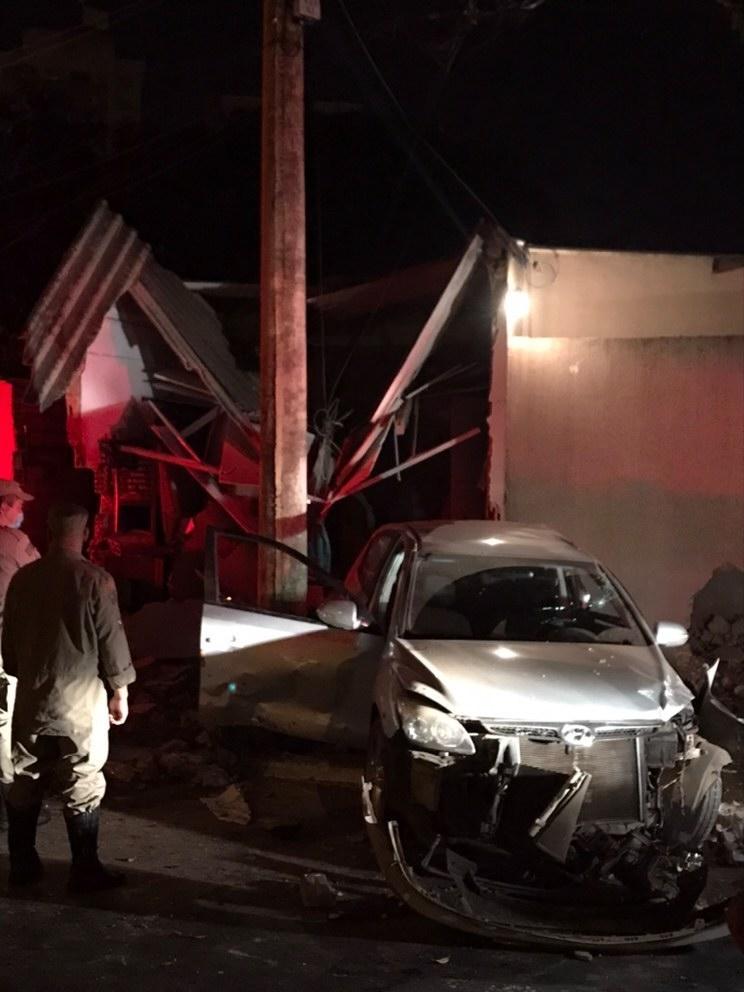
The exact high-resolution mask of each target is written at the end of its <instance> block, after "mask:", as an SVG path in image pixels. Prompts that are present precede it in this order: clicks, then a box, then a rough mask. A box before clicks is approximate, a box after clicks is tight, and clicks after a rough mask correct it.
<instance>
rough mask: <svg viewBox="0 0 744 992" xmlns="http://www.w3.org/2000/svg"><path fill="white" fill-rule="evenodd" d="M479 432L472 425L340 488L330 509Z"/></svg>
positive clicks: (478, 429) (329, 503) (332, 499)
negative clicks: (384, 468) (386, 467)
mask: <svg viewBox="0 0 744 992" xmlns="http://www.w3.org/2000/svg"><path fill="white" fill-rule="evenodd" d="M477 434H480V427H471V428H470V430H467V431H463V433H462V434H458V435H457V437H453V438H450V439H449V441H443V442H442V444H438V445H436V447H434V448H429V449H428V450H427V451H421V452H419V454H417V455H412V456H411V458H407V459H406V460H405V461H404V462H400V463H399V464H398V465H394V466H393V467H392V468H389V469H386V471H384V472H380V474H379V475H375V476H373V477H372V478H371V479H366V480H365V481H364V482H362V483H360V484H359V485H357V486H350V487H348V488H347V489H341V490H339V492H338V493H337V494H336V495H335V496H333V497H332V498H331V499H329V501H328V509H330V507H331V505H332V504H333V503H337V502H338V501H339V500H340V499H343V498H344V497H345V496H353V495H354V494H355V493H359V492H361V491H362V490H363V489H369V487H370V486H375V485H377V483H378V482H382V481H383V480H384V479H389V478H390V476H392V475H398V474H399V473H400V472H405V470H406V469H407V468H413V466H414V465H418V464H420V463H421V462H425V461H428V459H429V458H433V457H434V456H435V455H441V454H442V453H443V452H445V451H449V449H450V448H454V447H455V445H457V444H462V443H463V441H469V440H470V438H471V437H475V436H476V435H477Z"/></svg>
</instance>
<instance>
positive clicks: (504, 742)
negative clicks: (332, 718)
mask: <svg viewBox="0 0 744 992" xmlns="http://www.w3.org/2000/svg"><path fill="white" fill-rule="evenodd" d="M414 700H415V697H413V696H411V694H410V693H408V692H404V693H403V694H402V696H401V700H399V705H398V709H399V713H400V718H401V722H400V729H399V730H398V732H397V733H395V734H393V736H392V737H391V738H388V737H387V736H386V735H385V733H384V731H383V729H382V726H381V724H378V726H377V730H373V734H377V735H378V740H377V742H376V743H375V742H372V746H371V751H370V759H369V761H368V764H367V774H366V776H365V784H364V804H365V819H366V821H367V826H368V830H369V834H370V839H371V840H372V843H373V846H374V848H375V851H376V854H377V856H378V859H379V861H380V865H381V867H382V869H383V871H384V872H385V874H386V877H387V878H388V881H389V882H390V884H391V885H392V886H393V887H394V888H395V889H396V891H397V892H398V893H399V894H400V895H401V896H402V897H403V898H404V899H405V900H406V901H408V902H410V903H411V904H412V905H413V906H414V907H415V908H416V909H418V910H419V911H420V912H423V913H425V914H426V915H429V916H432V917H433V918H435V919H438V920H440V922H444V923H448V924H450V925H454V926H458V927H460V928H463V929H466V930H470V931H473V932H478V933H481V934H486V935H489V936H491V937H494V938H495V939H499V940H506V941H508V942H511V943H529V944H533V945H534V944H535V943H538V944H541V945H543V946H566V945H570V946H571V947H574V948H576V947H585V948H592V949H602V948H604V949H612V948H614V949H616V950H623V949H630V948H633V947H637V946H639V945H643V946H647V947H654V946H660V945H661V944H668V943H670V942H689V941H691V940H693V939H694V940H697V939H701V937H702V936H703V935H707V936H708V937H710V936H712V935H717V934H718V931H717V930H716V929H715V927H714V926H712V923H711V921H709V920H708V917H707V916H706V914H705V913H700V912H699V911H698V910H696V908H695V906H696V900H697V898H698V897H699V896H700V894H701V892H702V889H703V887H704V885H705V865H704V862H703V858H702V855H701V853H700V851H701V848H702V844H703V841H704V840H705V837H706V836H707V834H708V832H709V831H710V829H712V827H713V823H714V820H715V813H716V812H717V809H718V803H719V802H720V792H719V793H718V794H717V796H716V792H715V789H716V782H720V769H721V767H722V766H723V765H724V764H726V762H727V761H728V755H727V754H726V752H724V751H722V750H721V749H720V748H716V747H714V746H712V745H710V744H708V743H707V742H705V741H704V740H703V739H702V738H700V737H699V735H698V734H697V731H696V728H695V725H694V723H693V722H692V718H691V713H690V711H687V710H685V711H682V712H681V713H680V714H679V715H678V717H677V718H675V719H673V720H671V721H669V722H668V723H666V724H663V725H661V726H659V727H656V728H652V727H649V726H642V727H631V726H611V725H595V726H583V727H579V726H577V725H573V726H570V727H567V726H561V727H559V726H537V725H531V724H529V723H523V724H521V725H511V726H507V725H504V724H503V723H494V722H491V721H489V720H484V719H474V718H469V717H467V716H464V715H462V714H460V715H459V717H458V716H455V715H454V714H446V713H445V712H444V711H439V710H436V709H433V708H431V703H430V701H426V702H424V701H422V700H418V701H414ZM430 708H431V713H432V714H434V713H437V714H438V715H437V716H431V717H430V718H429V724H430V726H432V727H434V729H433V730H431V729H430V730H427V728H426V722H427V721H426V716H425V711H426V710H427V709H430ZM437 724H439V726H437ZM455 724H459V726H460V727H462V729H463V733H462V734H461V735H459V737H458V735H457V731H456V729H455V727H454V725H455ZM427 735H428V739H427ZM443 747H444V748H446V747H449V748H450V750H446V749H443ZM711 790H713V794H712V795H710V791H711ZM711 817H712V819H711ZM709 915H710V914H709ZM711 920H713V921H717V920H718V918H717V917H716V914H715V913H713V914H712V917H711ZM709 923H711V925H709Z"/></svg>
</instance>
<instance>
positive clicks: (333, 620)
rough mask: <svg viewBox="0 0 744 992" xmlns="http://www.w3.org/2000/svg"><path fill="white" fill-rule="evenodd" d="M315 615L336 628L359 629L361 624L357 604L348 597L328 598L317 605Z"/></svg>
mask: <svg viewBox="0 0 744 992" xmlns="http://www.w3.org/2000/svg"><path fill="white" fill-rule="evenodd" d="M316 615H317V617H318V620H322V621H323V623H327V624H328V626H329V627H336V628H337V629H338V630H359V628H360V627H361V626H362V622H361V620H360V619H359V611H358V610H357V605H356V603H353V602H352V601H351V600H350V599H329V600H327V601H326V602H325V603H322V604H321V605H320V606H319V607H318V609H317V610H316Z"/></svg>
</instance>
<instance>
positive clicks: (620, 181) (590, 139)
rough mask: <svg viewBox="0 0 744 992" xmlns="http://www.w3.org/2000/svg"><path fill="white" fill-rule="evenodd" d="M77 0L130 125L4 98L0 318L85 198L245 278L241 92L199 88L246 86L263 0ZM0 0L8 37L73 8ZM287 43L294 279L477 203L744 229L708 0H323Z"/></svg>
mask: <svg viewBox="0 0 744 992" xmlns="http://www.w3.org/2000/svg"><path fill="white" fill-rule="evenodd" d="M733 2H734V0H732V3H733ZM88 6H89V7H97V8H106V9H108V10H110V11H112V12H113V16H114V23H113V25H112V28H111V32H112V34H113V37H114V39H115V42H116V46H117V52H119V53H120V54H121V56H122V57H128V58H137V59H143V60H145V61H146V63H147V70H146V78H145V88H144V106H143V115H144V116H143V124H142V127H141V128H140V130H139V131H138V132H137V133H136V134H132V135H131V136H130V137H129V139H128V142H127V144H126V145H124V146H122V147H121V148H119V149H117V151H116V152H115V153H114V154H111V153H110V151H106V150H105V149H104V148H103V146H102V144H101V142H100V135H96V134H94V133H92V132H90V130H86V128H85V127H81V126H80V125H79V124H73V123H70V122H69V121H68V120H66V119H65V115H64V113H63V112H60V110H59V108H58V107H56V106H55V105H54V103H53V101H51V100H50V99H48V98H46V97H45V95H44V93H40V94H37V95H36V98H35V103H34V104H33V106H32V107H31V108H30V109H29V108H25V109H24V110H23V112H22V113H21V112H20V111H19V110H18V108H17V107H8V106H7V105H5V106H4V107H3V108H2V115H1V116H0V125H2V133H1V134H0V143H1V144H0V152H1V156H0V202H1V203H2V204H3V207H4V216H3V223H2V227H0V231H2V234H0V321H2V322H3V324H4V326H5V327H6V328H7V330H8V332H10V333H14V332H15V331H17V330H18V328H19V327H20V326H22V322H23V319H24V317H25V315H26V313H27V311H28V308H29V307H30V306H31V305H32V304H33V302H34V299H35V298H36V296H37V295H38V293H39V292H40V290H41V289H42V287H43V285H44V283H45V281H46V280H47V279H48V277H49V275H50V274H51V272H52V271H53V269H54V267H55V266H56V264H57V263H58V261H59V258H60V256H61V254H62V252H63V251H64V249H65V248H66V246H67V244H68V243H69V240H70V238H71V237H72V236H73V235H74V233H75V231H76V230H77V228H79V227H80V225H81V224H82V223H83V222H84V220H85V217H86V216H87V213H88V212H89V211H90V209H91V207H92V205H93V204H94V202H95V201H96V200H97V199H98V198H100V197H101V196H106V197H107V198H108V199H109V201H110V202H111V204H112V206H113V207H114V208H115V209H117V210H119V211H121V212H122V213H123V214H124V216H125V218H126V219H127V221H129V222H130V223H132V224H133V225H134V226H136V227H137V228H138V229H139V230H140V232H141V234H142V236H143V237H144V238H145V239H147V240H149V241H150V243H151V244H152V245H153V247H154V248H155V251H156V253H157V254H158V257H159V259H160V260H161V261H162V262H163V263H164V264H166V265H168V266H170V267H171V268H173V269H175V270H176V271H177V272H178V273H179V274H180V275H182V276H183V277H185V278H191V279H225V280H244V281H255V280H256V279H257V277H258V262H257V260H258V237H259V213H258V204H259V188H258V174H259V129H260V120H259V113H258V110H257V109H252V110H251V109H250V108H249V109H247V110H244V111H242V112H240V113H237V114H233V116H232V117H226V116H225V115H224V114H220V113H218V112H217V109H216V108H217V107H218V104H219V98H220V96H221V95H225V94H241V95H244V96H249V97H258V96H259V94H260V57H259V56H260V52H259V46H260V3H259V2H258V0H255V2H254V3H253V4H251V3H250V2H247V0H110V2H109V3H103V2H101V3H96V4H92V3H91V4H89V5H88ZM3 8H4V10H5V11H6V13H5V14H4V15H3V17H4V19H3V22H2V27H1V28H0V44H2V47H3V48H4V49H5V52H6V55H7V54H8V53H9V52H11V51H12V50H13V49H14V48H15V47H16V46H18V45H19V44H20V41H21V38H22V34H23V30H24V29H26V28H29V27H32V26H43V27H49V28H52V27H53V28H56V29H59V30H60V31H63V32H70V31H74V29H75V27H76V26H79V25H80V23H81V21H80V19H81V5H80V4H78V3H75V2H71V0H53V2H40V0H24V2H22V3H21V2H16V3H7V4H4V5H3ZM8 9H9V12H7V11H8ZM65 37H67V35H60V38H61V39H62V40H63V41H64V38H65ZM306 45H307V106H308V115H307V146H308V147H307V177H308V197H307V209H308V222H309V232H308V269H309V280H310V282H311V284H312V285H313V286H328V285H336V284H339V283H342V282H344V281H348V280H354V279H362V278H366V277H369V276H372V275H375V274H377V273H382V272H385V271H389V270H391V269H394V268H397V267H400V266H402V265H406V264H411V263H415V262H419V261H425V260H427V259H433V258H441V257H447V256H448V255H454V254H457V253H458V252H459V251H460V250H461V249H462V248H463V247H464V244H465V240H466V238H467V235H468V233H469V232H470V231H471V230H472V228H473V227H474V225H475V224H476V223H477V222H478V220H479V218H480V217H482V216H484V215H487V214H488V213H490V214H492V215H494V216H496V217H497V218H498V219H499V220H500V222H501V223H502V224H503V225H504V226H505V227H506V228H507V229H508V230H509V231H510V232H511V233H512V234H513V235H514V236H516V237H521V238H524V239H526V240H528V241H532V242H536V243H546V244H553V245H562V246H583V247H597V248H629V249H651V250H667V251H693V252H694V251H700V252H741V251H744V223H743V221H744V198H743V197H742V179H741V177H742V175H744V41H742V38H741V36H740V35H739V34H737V33H736V31H735V30H734V27H733V25H732V17H731V16H730V10H729V9H728V8H727V6H726V4H724V3H723V2H718V0H545V2H542V3H541V2H539V0H531V2H527V3H519V2H517V0H477V2H476V0H457V2H455V0H426V2H425V0H413V2H405V0H398V2H395V0H345V2H344V3H342V2H341V0H324V2H323V20H322V23H321V24H319V25H317V26H314V27H312V28H310V29H309V30H308V31H307V35H306Z"/></svg>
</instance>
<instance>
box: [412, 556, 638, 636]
mask: <svg viewBox="0 0 744 992" xmlns="http://www.w3.org/2000/svg"><path fill="white" fill-rule="evenodd" d="M407 635H408V636H410V637H430V638H451V639H462V640H467V639H472V640H503V641H564V642H575V643H578V642H585V641H596V642H599V643H605V644H607V643H609V644H635V645H641V644H645V643H647V642H646V639H645V636H644V634H643V632H642V631H641V629H640V627H639V626H638V624H637V622H636V620H635V618H634V617H633V615H632V614H631V612H630V610H629V609H628V607H627V606H626V604H625V602H624V600H623V599H622V597H621V595H620V593H619V591H618V589H617V588H616V587H615V585H614V584H613V582H612V580H611V578H610V577H609V576H608V575H607V573H606V572H604V571H603V570H602V569H601V568H600V567H599V566H598V565H596V564H594V563H591V562H587V563H583V562H582V563H573V562H553V561H550V562H543V561H512V560H505V559H500V560H499V561H498V562H495V561H489V560H488V559H487V558H484V557H482V556H479V557H468V556H446V557H445V556H443V555H425V556H423V557H422V558H420V559H419V561H418V563H417V566H416V569H415V575H414V582H413V593H412V597H411V600H410V605H409V611H408V619H407Z"/></svg>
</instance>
